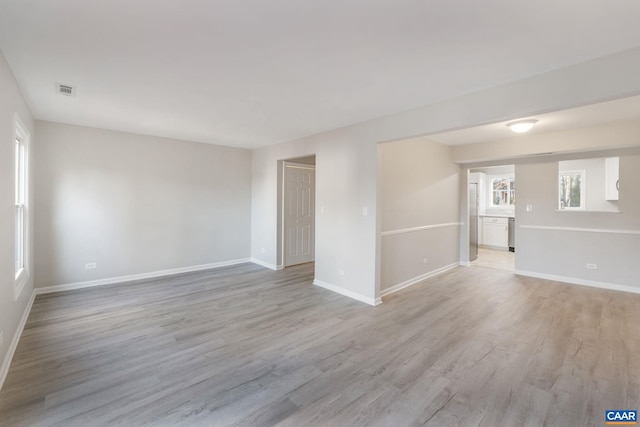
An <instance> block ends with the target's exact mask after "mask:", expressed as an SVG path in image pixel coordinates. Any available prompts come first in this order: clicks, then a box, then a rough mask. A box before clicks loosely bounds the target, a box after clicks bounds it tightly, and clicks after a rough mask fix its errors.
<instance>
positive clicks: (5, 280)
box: [0, 52, 37, 386]
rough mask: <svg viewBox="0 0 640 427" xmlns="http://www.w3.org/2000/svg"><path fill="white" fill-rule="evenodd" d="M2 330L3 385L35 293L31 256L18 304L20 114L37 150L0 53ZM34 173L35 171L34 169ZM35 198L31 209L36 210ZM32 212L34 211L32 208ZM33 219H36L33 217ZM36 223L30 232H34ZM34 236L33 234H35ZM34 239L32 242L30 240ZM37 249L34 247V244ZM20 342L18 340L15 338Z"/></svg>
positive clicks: (0, 373)
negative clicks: (10, 353) (16, 150)
mask: <svg viewBox="0 0 640 427" xmlns="http://www.w3.org/2000/svg"><path fill="white" fill-rule="evenodd" d="M0 94H1V95H0V331H2V332H3V335H4V339H3V342H2V344H1V345H0V386H2V380H3V376H4V375H5V374H6V369H8V357H7V356H8V351H9V347H10V345H11V342H12V340H13V339H14V337H15V335H16V331H17V330H18V325H19V323H20V319H21V317H22V315H23V313H24V312H25V309H26V307H27V304H28V302H29V298H30V297H31V294H32V291H33V257H32V252H33V251H31V253H30V254H29V255H28V260H27V262H28V265H29V266H30V268H29V270H30V274H31V278H30V280H29V281H28V282H27V284H26V285H25V286H24V288H23V290H22V293H21V294H20V297H19V298H18V300H17V301H14V282H15V272H14V264H13V263H14V210H15V197H14V187H13V185H14V176H13V173H14V170H13V162H14V158H13V155H14V153H13V146H14V139H13V138H14V133H13V132H14V129H13V128H14V114H15V113H18V115H19V117H20V119H21V120H22V122H23V123H24V125H25V126H26V127H27V128H28V130H29V132H30V134H31V141H30V142H31V147H30V148H31V152H32V153H33V152H34V151H35V150H36V149H37V146H36V138H35V136H34V122H33V117H32V115H31V112H30V111H29V107H28V106H27V104H26V103H25V101H24V98H23V97H22V94H21V92H20V89H19V87H18V84H17V82H16V80H15V78H14V77H13V74H12V72H11V70H10V69H9V66H8V64H7V62H6V60H5V59H4V56H3V55H2V52H0ZM31 170H33V168H31ZM32 201H33V198H31V199H30V200H29V205H27V208H28V209H29V208H32V207H33V203H32ZM30 211H31V212H32V211H33V209H30ZM31 220H33V216H31ZM32 224H33V222H31V224H30V230H31V231H32V230H33V227H32ZM31 236H33V233H31ZM30 240H31V239H30ZM30 246H31V248H33V245H30ZM15 338H16V339H17V337H15Z"/></svg>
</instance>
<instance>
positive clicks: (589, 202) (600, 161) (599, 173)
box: [557, 157, 618, 211]
mask: <svg viewBox="0 0 640 427" xmlns="http://www.w3.org/2000/svg"><path fill="white" fill-rule="evenodd" d="M604 163H605V158H604V157H598V158H593V159H580V160H566V161H562V162H559V164H558V170H559V171H560V172H563V171H577V170H582V171H584V172H585V182H584V183H583V185H584V188H585V199H586V200H585V209H586V210H589V211H617V210H618V202H617V201H609V200H607V199H606V194H605V186H606V177H605V166H604ZM557 198H558V199H559V198H560V196H559V195H558V197H557Z"/></svg>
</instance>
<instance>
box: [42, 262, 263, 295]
mask: <svg viewBox="0 0 640 427" xmlns="http://www.w3.org/2000/svg"><path fill="white" fill-rule="evenodd" d="M248 262H251V259H250V258H242V259H234V260H230V261H222V262H214V263H211V264H202V265H193V266H190V267H180V268H171V269H168V270H159V271H152V272H149V273H140V274H131V275H128V276H118V277H109V278H106V279H99V280H90V281H86V282H76V283H69V284H64V285H54V286H46V287H41V288H36V289H35V291H36V294H37V295H41V294H48V293H51V292H61V291H70V290H74V289H83V288H91V287H94V286H103V285H113V284H116V283H123V282H131V281H133V280H142V279H153V278H154V277H162V276H172V275H174V274H181V273H191V272H194V271H202V270H210V269H212V268H219V267H227V266H230V265H236V264H244V263H248Z"/></svg>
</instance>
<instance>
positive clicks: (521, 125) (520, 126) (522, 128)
mask: <svg viewBox="0 0 640 427" xmlns="http://www.w3.org/2000/svg"><path fill="white" fill-rule="evenodd" d="M536 123H538V121H537V120H534V119H530V120H517V121H515V122H511V123H507V127H508V128H509V129H511V130H512V131H514V132H515V133H524V132H527V131H529V130H531V128H532V127H533V125H535V124H536Z"/></svg>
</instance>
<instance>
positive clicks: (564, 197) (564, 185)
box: [560, 172, 582, 209]
mask: <svg viewBox="0 0 640 427" xmlns="http://www.w3.org/2000/svg"><path fill="white" fill-rule="evenodd" d="M581 187H582V174H581V173H579V172H578V173H564V174H561V175H560V208H561V209H566V208H581V207H582V200H581Z"/></svg>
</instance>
